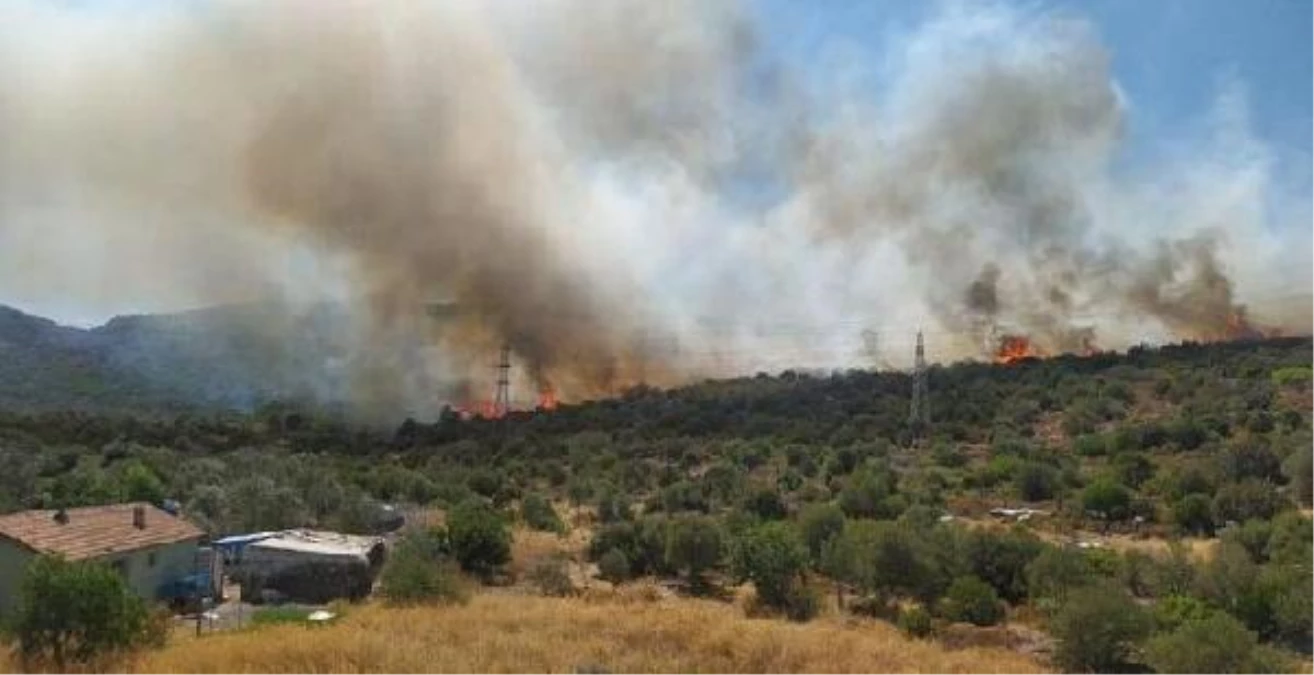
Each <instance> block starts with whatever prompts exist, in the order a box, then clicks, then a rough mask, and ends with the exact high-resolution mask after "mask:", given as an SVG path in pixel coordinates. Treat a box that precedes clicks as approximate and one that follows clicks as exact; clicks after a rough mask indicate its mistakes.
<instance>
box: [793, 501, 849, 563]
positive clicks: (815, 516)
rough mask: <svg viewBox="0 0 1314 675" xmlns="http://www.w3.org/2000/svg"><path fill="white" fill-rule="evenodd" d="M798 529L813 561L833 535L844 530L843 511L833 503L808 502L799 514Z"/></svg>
mask: <svg viewBox="0 0 1314 675" xmlns="http://www.w3.org/2000/svg"><path fill="white" fill-rule="evenodd" d="M798 524H799V531H800V532H801V533H802V535H803V542H804V543H805V544H807V547H808V553H809V554H811V556H812V560H813V562H814V563H819V562H820V561H821V554H822V552H823V551H824V550H825V548H826V545H827V544H829V543H830V542H831V541H832V540H833V539H834V538H835V537H837V536H839V534H840V533H841V532H843V531H844V511H843V510H842V509H840V507H838V506H835V505H834V504H809V505H808V506H807V507H805V508H804V509H803V512H802V513H801V514H799V518H798Z"/></svg>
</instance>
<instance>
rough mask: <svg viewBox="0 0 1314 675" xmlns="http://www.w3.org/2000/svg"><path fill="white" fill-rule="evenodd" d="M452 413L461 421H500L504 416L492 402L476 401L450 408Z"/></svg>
mask: <svg viewBox="0 0 1314 675" xmlns="http://www.w3.org/2000/svg"><path fill="white" fill-rule="evenodd" d="M452 411H453V412H455V413H456V414H457V415H458V416H460V418H461V419H463V420H469V419H474V418H476V417H478V418H481V419H486V420H495V419H500V418H501V417H502V415H503V414H504V413H503V412H502V411H501V410H498V409H497V406H496V405H494V404H493V402H492V401H476V402H474V403H468V404H465V405H455V406H452Z"/></svg>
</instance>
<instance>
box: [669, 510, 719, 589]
mask: <svg viewBox="0 0 1314 675" xmlns="http://www.w3.org/2000/svg"><path fill="white" fill-rule="evenodd" d="M723 546H724V545H723V542H722V537H721V528H720V526H718V525H717V523H716V521H714V520H712V519H711V518H709V517H706V516H691V517H685V518H680V519H678V520H674V521H671V523H670V524H669V526H668V527H667V529H666V564H667V565H668V566H669V567H671V568H672V569H677V570H683V571H684V572H685V573H686V575H687V578H688V579H689V583H690V585H691V586H692V587H693V588H694V589H695V590H701V589H703V588H704V581H705V579H704V577H703V573H704V572H706V571H707V570H709V569H712V568H713V567H716V565H717V564H718V563H720V561H721V554H722V552H723Z"/></svg>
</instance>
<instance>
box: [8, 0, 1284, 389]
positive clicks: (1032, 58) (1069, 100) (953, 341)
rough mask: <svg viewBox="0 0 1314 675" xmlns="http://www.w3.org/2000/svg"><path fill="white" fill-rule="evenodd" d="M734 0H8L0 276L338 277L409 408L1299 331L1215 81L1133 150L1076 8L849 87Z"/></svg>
mask: <svg viewBox="0 0 1314 675" xmlns="http://www.w3.org/2000/svg"><path fill="white" fill-rule="evenodd" d="M748 9H750V8H747V7H744V6H741V5H737V4H731V3H703V2H695V1H694V0H688V1H684V0H679V1H676V2H662V3H649V2H608V3H594V2H583V1H582V0H581V1H568V0H561V1H558V2H549V3H537V4H535V5H534V11H533V12H530V13H529V14H532V16H530V17H523V16H522V14H525V12H524V7H523V6H522V5H520V4H518V3H508V4H498V3H491V4H489V3H479V4H475V3H470V4H462V3H434V4H423V3H411V2H405V3H403V2H397V3H374V2H371V3H364V2H341V3H335V4H332V5H330V4H328V3H318V2H315V3H310V2H304V3H298V2H291V1H289V2H282V3H264V2H261V3H256V2H250V3H245V2H215V3H204V4H200V5H193V4H188V5H168V6H161V7H150V8H142V7H117V6H112V7H111V8H86V9H69V8H55V7H52V6H48V5H44V4H31V5H28V4H13V3H10V4H7V5H5V6H4V7H3V8H0V300H6V299H8V298H9V296H13V297H16V298H18V299H24V298H26V299H29V301H30V302H31V303H35V304H42V303H45V304H58V303H57V302H56V301H57V300H58V301H59V302H63V303H69V302H70V300H69V298H74V299H75V301H73V304H75V305H76V306H86V307H114V306H116V303H130V304H131V303H136V304H150V305H154V306H157V307H159V306H164V307H168V306H177V305H184V304H193V305H199V304H206V303H212V302H224V301H232V300H239V299H252V298H269V297H278V298H281V299H282V300H284V301H286V302H287V303H288V309H287V310H286V311H287V312H288V313H291V314H296V313H297V312H298V311H301V310H299V309H298V308H304V307H307V306H310V305H313V304H314V303H318V302H325V301H329V302H333V303H336V304H337V305H339V306H342V307H346V308H348V309H349V310H350V312H351V314H350V316H351V320H350V321H349V322H348V323H347V325H348V326H349V327H348V328H338V329H335V330H339V331H341V332H342V334H341V335H337V336H335V340H334V344H336V345H338V346H340V347H341V351H342V352H344V353H345V356H343V357H342V358H343V359H344V360H343V362H342V363H336V362H335V363H333V364H331V366H332V368H329V367H328V366H326V369H329V370H333V369H343V370H345V371H346V373H347V375H346V377H347V381H348V383H349V389H350V391H351V395H352V397H353V399H354V400H355V402H356V403H358V404H359V405H360V406H361V407H362V409H369V410H377V411H396V410H402V409H404V410H407V411H411V412H419V413H424V412H432V410H433V409H434V407H435V406H437V405H438V404H440V403H442V402H444V401H452V400H459V399H461V398H463V397H467V396H472V395H476V394H472V392H477V391H479V390H480V388H482V387H486V386H488V385H489V383H491V379H492V365H493V359H494V358H495V355H496V353H497V350H498V347H499V346H500V345H502V344H504V343H505V344H508V345H510V347H511V349H512V351H513V353H514V358H515V361H516V363H515V367H516V371H515V372H517V373H520V374H521V376H520V378H519V385H518V386H519V388H520V389H521V390H522V391H521V392H519V394H520V395H521V396H532V395H533V393H534V391H535V390H537V389H543V388H549V387H550V388H553V389H555V390H557V391H558V392H559V393H560V394H561V395H563V396H565V397H567V398H569V397H587V396H595V395H601V394H606V393H609V392H614V391H617V390H618V389H620V388H622V387H624V386H628V385H631V384H635V383H638V382H644V381H646V382H651V383H657V384H670V383H675V382H679V381H682V380H685V379H687V378H690V377H695V376H704V375H716V374H729V373H737V372H744V371H751V370H754V369H759V368H782V367H792V366H799V365H802V366H809V365H822V366H845V365H871V364H872V363H873V361H883V360H884V359H886V358H890V359H891V360H893V361H895V362H901V361H904V360H906V359H905V358H904V356H903V355H902V354H901V353H894V350H899V349H902V347H903V346H905V345H909V344H910V343H911V339H912V334H913V333H914V332H915V331H916V329H917V328H918V327H922V326H924V327H925V328H926V329H927V330H928V332H929V334H930V337H929V342H930V344H931V352H932V354H933V355H936V356H937V357H939V358H956V357H962V356H973V355H979V354H980V353H981V351H982V350H983V349H984V350H989V349H991V346H990V344H989V343H990V340H991V339H992V336H994V335H995V334H996V333H997V332H998V331H1001V330H1002V331H1007V332H1018V333H1023V334H1026V335H1028V336H1030V337H1031V338H1032V340H1034V341H1035V342H1036V343H1037V344H1039V345H1041V346H1042V347H1043V348H1045V349H1046V350H1049V351H1062V350H1076V349H1082V348H1086V347H1088V346H1090V345H1091V344H1098V345H1099V346H1101V347H1120V346H1126V345H1128V344H1131V343H1134V342H1138V341H1141V340H1144V339H1150V340H1154V339H1168V338H1203V339H1215V338H1220V337H1227V336H1234V335H1241V334H1245V332H1246V331H1250V330H1255V327H1256V326H1259V325H1272V326H1277V327H1281V328H1283V329H1286V330H1293V331H1300V332H1308V330H1309V316H1308V308H1307V307H1306V308H1305V309H1304V312H1302V313H1299V314H1296V315H1293V314H1292V313H1290V312H1289V311H1287V309H1286V305H1283V306H1282V307H1281V308H1279V310H1278V311H1275V312H1270V315H1267V316H1249V315H1248V314H1247V312H1246V310H1245V307H1244V306H1243V304H1242V299H1243V297H1244V291H1246V289H1247V288H1249V289H1251V291H1250V292H1252V293H1253V294H1255V295H1256V296H1257V297H1258V296H1261V295H1262V294H1264V293H1268V292H1270V290H1269V289H1272V288H1274V286H1275V285H1276V284H1281V283H1283V282H1285V281H1286V280H1288V279H1291V277H1290V276H1282V275H1284V274H1285V275H1290V274H1291V273H1292V270H1295V271H1296V272H1295V273H1296V274H1297V275H1298V276H1299V275H1303V276H1300V278H1299V279H1296V280H1294V281H1295V283H1297V284H1303V285H1304V287H1305V288H1306V289H1307V288H1308V285H1309V281H1308V274H1309V272H1308V270H1309V269H1310V261H1309V258H1308V251H1309V246H1308V245H1307V244H1304V243H1302V244H1301V245H1300V246H1299V248H1298V249H1297V248H1295V247H1292V246H1284V245H1283V244H1284V243H1286V241H1287V240H1289V238H1290V236H1292V235H1291V234H1289V233H1290V232H1293V231H1295V230H1294V229H1293V228H1289V227H1288V226H1289V225H1290V224H1291V222H1300V221H1299V220H1295V221H1290V222H1289V221H1288V219H1290V218H1292V212H1291V211H1290V210H1289V208H1288V207H1287V206H1285V204H1286V203H1287V202H1288V201H1289V198H1288V197H1287V196H1286V195H1285V193H1282V192H1281V191H1280V190H1278V189H1277V187H1276V186H1275V182H1276V181H1275V180H1274V179H1273V178H1272V176H1271V175H1270V174H1271V173H1272V170H1273V169H1272V164H1273V162H1272V159H1271V157H1270V156H1269V154H1268V153H1267V152H1266V151H1265V149H1264V148H1263V147H1262V146H1260V145H1259V144H1257V143H1256V142H1255V141H1254V140H1253V139H1251V138H1250V136H1249V135H1248V132H1247V129H1246V124H1245V120H1244V114H1243V110H1244V106H1243V105H1242V104H1241V103H1242V99H1241V97H1239V96H1238V95H1236V94H1235V93H1233V92H1230V91H1229V92H1225V95H1224V96H1222V97H1221V98H1220V105H1219V111H1218V113H1217V114H1216V118H1217V119H1215V120H1214V124H1213V126H1212V127H1211V128H1209V129H1207V130H1206V131H1205V132H1202V133H1200V134H1198V135H1196V136H1192V138H1191V139H1190V142H1189V143H1184V144H1182V145H1183V147H1185V148H1187V150H1186V151H1184V152H1180V153H1179V154H1178V155H1177V156H1174V157H1172V158H1170V159H1168V160H1163V161H1161V162H1157V163H1155V164H1154V165H1153V166H1143V167H1139V169H1138V170H1134V171H1133V170H1129V169H1118V168H1115V167H1117V166H1118V159H1119V153H1120V152H1122V151H1123V150H1124V145H1125V143H1126V141H1125V139H1126V137H1127V133H1126V127H1127V125H1128V124H1129V121H1128V120H1129V114H1128V110H1129V105H1130V104H1129V102H1128V101H1126V100H1125V97H1124V96H1123V95H1122V94H1121V93H1120V92H1119V89H1118V87H1117V84H1116V82H1115V81H1114V80H1113V78H1112V76H1111V74H1110V72H1109V68H1108V55H1107V53H1106V52H1105V50H1104V48H1103V47H1102V46H1101V44H1100V43H1099V41H1098V40H1097V39H1096V37H1095V36H1094V34H1093V33H1092V31H1091V29H1090V27H1089V26H1088V25H1087V24H1085V23H1084V22H1082V21H1080V20H1079V19H1076V18H1072V17H1066V16H1058V15H1052V14H1046V13H1035V12H1023V11H1017V10H1012V9H1007V8H1000V7H995V6H989V5H977V4H974V5H972V6H971V7H968V8H963V7H956V6H950V7H949V8H948V9H945V10H944V11H943V12H940V13H939V14H937V15H936V16H935V17H934V18H933V19H932V20H930V21H928V22H927V23H926V24H925V25H923V26H921V27H919V28H918V29H917V30H916V31H914V32H913V33H912V34H910V35H909V36H907V37H906V38H904V39H903V40H901V41H899V42H898V43H897V44H894V45H892V46H891V47H890V49H889V50H888V53H887V54H886V55H885V58H884V60H883V61H882V62H881V63H880V64H878V66H877V67H876V68H874V69H873V73H877V72H878V73H879V74H880V75H881V77H879V78H874V79H876V80H879V86H877V87H868V88H857V87H851V86H846V85H845V83H844V82H835V83H831V82H821V83H819V82H818V81H819V80H820V79H821V78H823V76H822V75H819V74H818V73H816V72H814V71H807V70H805V69H802V68H800V67H799V66H798V65H797V64H786V63H781V62H779V61H778V55H777V54H775V53H773V52H771V51H770V50H769V49H766V48H764V47H763V40H762V38H761V35H759V33H758V30H757V27H756V26H755V24H754V18H753V16H752V15H751V13H750V12H749V11H748ZM832 85H833V86H832ZM1296 201H1297V202H1298V203H1297V206H1296V208H1295V217H1297V218H1298V217H1303V216H1305V215H1306V214H1307V211H1308V206H1307V205H1301V204H1300V203H1299V199H1297V200H1296ZM1275 204H1278V205H1279V207H1276V208H1275V206H1274V205H1275ZM1299 232H1301V233H1307V232H1308V230H1307V228H1305V227H1304V225H1303V223H1302V224H1301V225H1300V226H1299ZM1300 236H1307V235H1306V234H1301V235H1300ZM1292 250H1296V251H1298V253H1295V254H1292V253H1290V251H1292ZM1282 251H1286V252H1287V253H1285V255H1287V256H1288V258H1286V260H1285V262H1284V263H1283V264H1280V265H1269V266H1259V265H1249V266H1246V265H1244V264H1243V263H1244V262H1245V261H1247V260H1253V259H1255V258H1257V257H1261V256H1264V255H1276V254H1278V253H1280V252H1282ZM1266 284H1267V285H1266ZM1288 296H1289V294H1288ZM439 302H442V303H449V304H447V305H445V307H447V309H446V310H444V311H443V312H441V314H443V318H442V319H441V320H438V319H436V318H435V316H434V314H435V312H434V310H433V306H434V303H439ZM1305 304H1307V303H1305ZM293 323H296V322H280V323H278V324H276V325H272V326H271V325H270V324H269V323H268V322H261V326H260V331H259V333H260V335H261V336H262V339H263V342H258V343H257V344H270V345H272V344H276V343H278V342H279V341H280V339H286V338H287V336H288V335H289V334H290V332H291V331H290V330H285V328H286V326H288V325H291V324H293ZM873 345H879V346H880V350H881V351H882V352H883V353H882V354H880V355H874V354H872V353H871V352H872V350H873ZM283 349H286V346H284V347H283ZM909 351H910V350H909Z"/></svg>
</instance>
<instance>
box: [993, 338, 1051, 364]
mask: <svg viewBox="0 0 1314 675" xmlns="http://www.w3.org/2000/svg"><path fill="white" fill-rule="evenodd" d="M1041 355H1042V354H1041V353H1040V352H1039V351H1037V350H1036V348H1035V346H1034V345H1032V344H1031V340H1029V339H1027V337H1026V336H1025V335H1005V336H1004V337H1002V338H1000V340H999V349H997V350H995V363H1016V362H1018V361H1021V360H1022V359H1029V358H1036V357H1038V356H1041Z"/></svg>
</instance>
